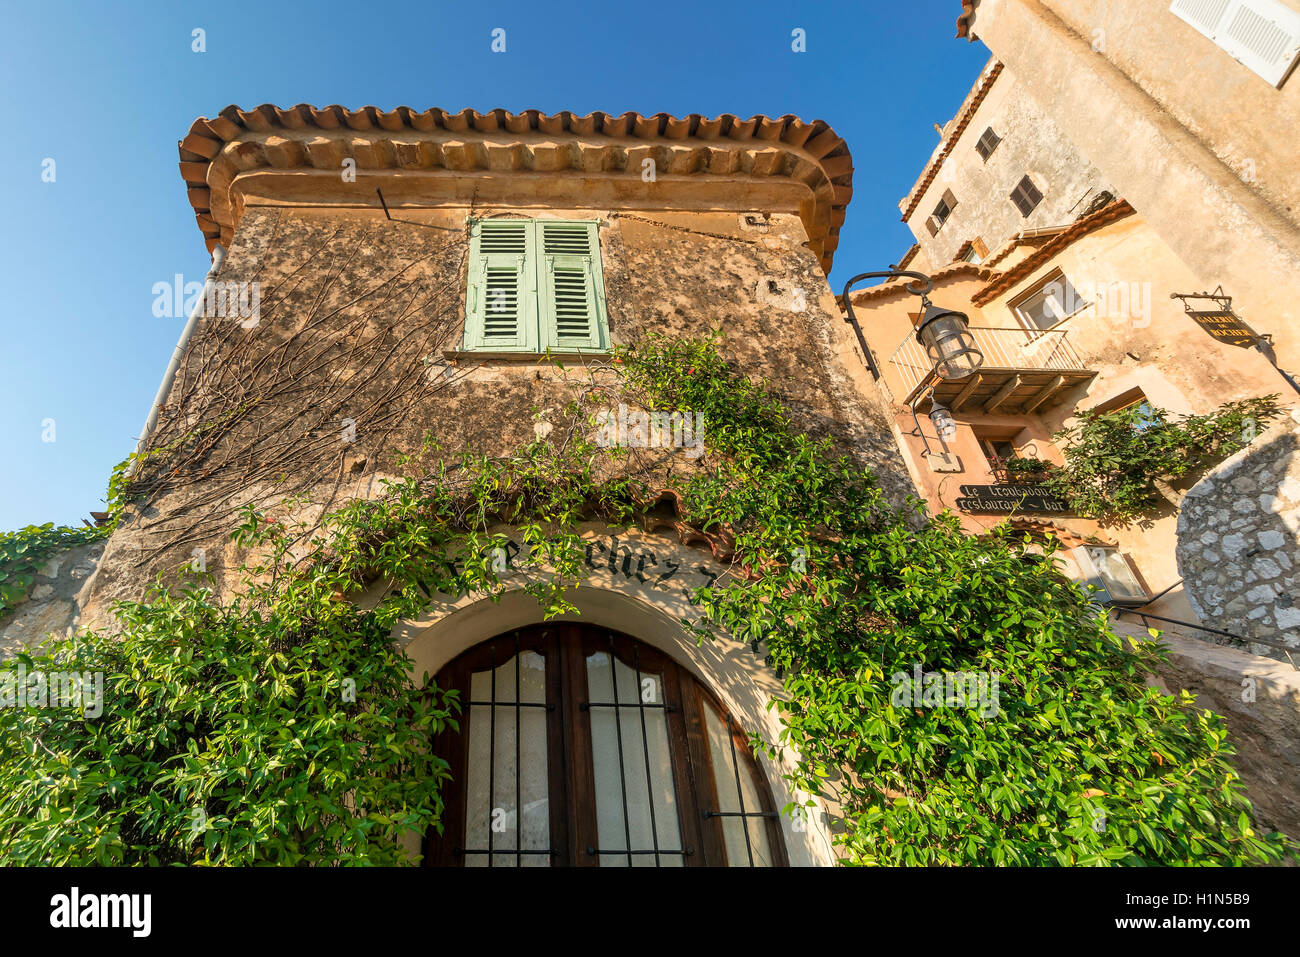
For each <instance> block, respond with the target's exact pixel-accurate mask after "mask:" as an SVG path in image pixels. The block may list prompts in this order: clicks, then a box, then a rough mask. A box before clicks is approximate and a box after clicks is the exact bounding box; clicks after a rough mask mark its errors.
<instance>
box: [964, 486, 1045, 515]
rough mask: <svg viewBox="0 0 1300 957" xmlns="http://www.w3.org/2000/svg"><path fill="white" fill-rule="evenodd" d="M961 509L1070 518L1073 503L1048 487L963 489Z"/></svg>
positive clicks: (975, 487)
mask: <svg viewBox="0 0 1300 957" xmlns="http://www.w3.org/2000/svg"><path fill="white" fill-rule="evenodd" d="M961 494H962V495H963V496H964V497H963V498H959V499H957V507H958V508H959V509H961V510H962V511H963V512H1007V513H1011V512H1016V513H1019V514H1021V515H1026V514H1032V515H1062V514H1069V512H1070V503H1069V502H1067V501H1065V499H1063V498H1059V497H1058V496H1056V495H1054V494H1053V493H1052V489H1051V487H1050V486H1047V485H963V486H962V487H961Z"/></svg>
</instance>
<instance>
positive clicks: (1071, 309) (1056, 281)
mask: <svg viewBox="0 0 1300 957" xmlns="http://www.w3.org/2000/svg"><path fill="white" fill-rule="evenodd" d="M1086 305H1087V303H1086V302H1084V301H1083V299H1082V297H1080V296H1079V294H1078V292H1076V291H1075V288H1074V286H1072V285H1071V284H1070V280H1069V279H1067V278H1066V277H1065V273H1063V272H1061V271H1060V270H1059V269H1058V270H1056V271H1055V272H1053V273H1051V274H1050V275H1048V277H1047V278H1046V279H1044V280H1043V281H1042V282H1041V283H1039V284H1038V285H1037V286H1035V287H1034V288H1032V289H1030V290H1029V291H1028V292H1027V293H1025V294H1023V295H1021V296H1019V297H1017V298H1015V299H1013V300H1011V303H1010V306H1011V311H1012V312H1013V313H1015V316H1016V318H1017V319H1019V320H1020V324H1021V325H1022V326H1024V327H1025V329H1026V330H1028V331H1029V332H1031V333H1035V332H1041V331H1043V330H1044V329H1050V328H1052V327H1053V326H1055V325H1056V324H1057V323H1059V322H1061V321H1062V320H1063V319H1066V318H1068V317H1069V316H1072V315H1074V314H1075V313H1076V312H1078V311H1079V310H1080V309H1082V308H1083V307H1084V306H1086Z"/></svg>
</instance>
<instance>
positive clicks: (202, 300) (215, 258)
mask: <svg viewBox="0 0 1300 957" xmlns="http://www.w3.org/2000/svg"><path fill="white" fill-rule="evenodd" d="M225 258H226V250H225V247H223V246H222V245H221V244H220V243H217V244H216V245H215V246H213V247H212V265H211V267H209V269H208V274H207V275H206V276H205V277H204V278H203V291H202V292H201V293H200V294H199V299H198V302H196V303H195V304H194V311H193V312H191V313H190V318H189V321H187V322H186V323H185V328H184V329H183V330H181V337H180V340H179V341H178V342H177V343H176V348H175V349H174V350H172V361H171V362H169V363H168V364H167V371H166V372H164V373H163V377H162V384H161V385H160V386H158V394H157V395H156V396H154V400H153V407H152V408H151V409H150V410H149V418H147V419H146V420H145V423H144V431H143V432H141V433H140V441H139V442H137V443H136V445H135V456H134V458H132V460H131V464H130V465H129V466H127V469H126V475H127V476H128V477H130V476H131V475H132V474H134V473H135V470H136V468H137V467H138V466H139V464H140V456H141V455H143V454H144V447H145V445H146V444H147V443H148V442H149V437H150V436H151V435H153V430H154V428H156V427H157V425H158V413H159V412H161V411H162V406H163V403H164V402H166V401H167V393H169V392H171V390H172V382H173V381H174V380H175V378H176V370H177V369H179V368H180V365H181V356H183V355H184V354H185V347H186V346H187V345H189V342H190V337H191V336H192V335H194V330H195V329H196V328H197V327H198V324H199V316H201V315H202V314H203V312H204V306H205V305H206V304H207V301H208V287H209V286H211V284H212V280H213V279H215V278H216V276H217V273H218V272H219V271H220V270H221V263H222V262H223V261H224V260H225Z"/></svg>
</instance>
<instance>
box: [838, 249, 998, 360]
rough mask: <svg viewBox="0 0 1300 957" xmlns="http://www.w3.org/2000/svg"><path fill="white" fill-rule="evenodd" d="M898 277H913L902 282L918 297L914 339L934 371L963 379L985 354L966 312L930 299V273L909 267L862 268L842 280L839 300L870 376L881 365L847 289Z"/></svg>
mask: <svg viewBox="0 0 1300 957" xmlns="http://www.w3.org/2000/svg"><path fill="white" fill-rule="evenodd" d="M882 278H887V279H901V278H907V279H911V280H914V281H913V282H909V283H906V284H904V286H903V288H904V289H906V290H907V291H908V292H910V293H911V294H912V295H914V296H920V297H921V321H920V323H919V324H918V325H917V328H916V339H917V341H918V342H919V343H921V346H922V348H924V349H925V352H926V355H927V356H928V357H929V359H930V362H931V364H932V366H933V370H934V375H937V376H938V377H939V378H940V379H964V378H966V377H967V376H968V375H971V374H972V373H974V372H975V371H976V370H977V369H979V367H980V366H982V365H983V364H984V354H983V353H981V352H980V350H979V346H978V345H977V344H976V342H975V337H974V336H973V335H971V331H970V326H969V325H968V323H967V319H966V314H965V313H962V312H957V311H956V310H955V309H944V308H942V307H940V306H936V305H935V304H934V303H932V302H930V298H929V296H928V295H927V294H928V293H929V292H930V290H931V289H933V288H934V283H933V282H932V281H931V279H930V277H929V276H927V275H926V274H925V273H923V272H913V271H911V270H909V269H889V270H886V271H885V272H864V273H859V274H858V275H856V276H854V277H853V278H852V279H850V280H849V281H848V282H846V283H845V284H844V292H843V293H841V295H840V300H841V301H842V302H843V303H844V313H845V316H844V318H845V321H846V322H848V323H849V324H850V325H851V326H853V331H854V332H856V333H857V336H858V344H859V345H860V346H861V347H862V356H863V358H864V359H865V360H866V363H867V368H868V369H870V370H871V375H872V377H873V378H876V379H879V378H880V368H879V367H878V366H877V365H876V360H875V358H874V357H873V356H872V354H871V349H870V347H869V346H868V345H867V340H866V338H865V337H863V335H862V329H861V328H860V327H859V326H858V320H857V316H855V315H854V313H853V302H852V301H851V300H850V299H849V290H850V289H852V288H853V287H854V286H855V285H856V284H857V283H859V282H861V281H862V280H864V279H882Z"/></svg>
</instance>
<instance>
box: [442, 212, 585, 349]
mask: <svg viewBox="0 0 1300 957" xmlns="http://www.w3.org/2000/svg"><path fill="white" fill-rule="evenodd" d="M598 225H599V224H598V223H596V222H592V221H586V220H581V221H579V220H558V219H542V220H526V219H484V220H478V221H476V222H474V223H473V224H472V226H471V229H470V263H469V286H468V289H469V291H468V296H467V298H466V316H465V344H464V348H465V349H467V350H478V351H501V352H545V351H546V350H547V349H551V350H554V351H557V352H574V351H581V352H599V351H603V350H605V349H607V348H608V345H609V337H608V323H607V320H606V315H605V286H604V278H603V276H602V273H601V264H600V238H599V235H598V233H597V227H598Z"/></svg>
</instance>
